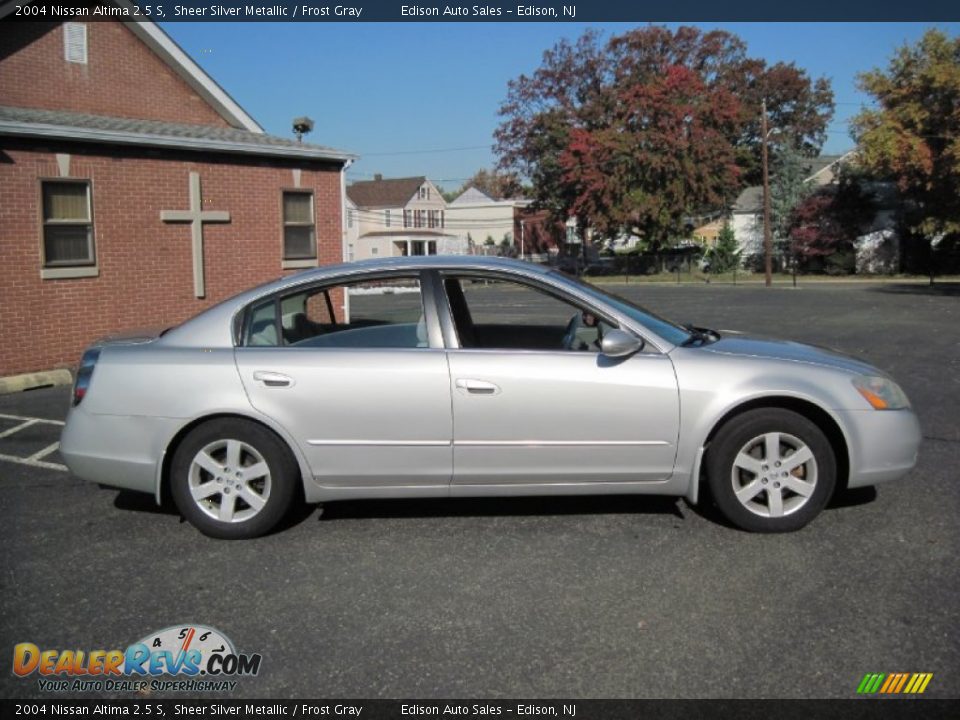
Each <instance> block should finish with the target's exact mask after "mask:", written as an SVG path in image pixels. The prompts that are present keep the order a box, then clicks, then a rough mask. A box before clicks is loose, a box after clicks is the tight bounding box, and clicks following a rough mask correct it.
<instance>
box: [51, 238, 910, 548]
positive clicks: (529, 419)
mask: <svg viewBox="0 0 960 720" xmlns="http://www.w3.org/2000/svg"><path fill="white" fill-rule="evenodd" d="M919 443H920V431H919V426H918V423H917V420H916V416H915V415H914V413H913V411H912V410H911V409H910V404H909V402H908V400H907V398H906V396H905V395H904V393H903V391H902V390H901V389H900V387H899V386H898V385H897V384H896V383H895V382H894V381H893V380H892V379H891V378H890V377H888V376H887V375H885V374H884V373H883V372H881V371H880V370H877V369H876V368H874V367H871V366H870V365H867V364H865V363H862V362H859V361H857V360H854V359H851V358H847V357H844V356H841V355H837V354H833V353H830V352H827V351H824V350H820V349H816V348H813V347H808V346H804V345H799V344H796V343H791V342H778V341H769V340H752V339H745V338H742V337H739V336H733V337H721V336H720V335H719V334H718V333H716V332H714V331H712V330H706V329H702V328H692V327H689V326H687V327H681V326H678V325H675V324H673V323H671V322H668V321H666V320H664V319H662V318H659V317H657V316H655V315H654V314H652V313H650V312H648V311H646V310H644V309H643V308H641V307H639V306H637V305H634V304H633V303H631V302H629V301H627V300H624V299H622V298H619V297H617V296H615V295H612V294H608V293H606V292H604V291H603V290H600V289H598V288H596V287H594V286H591V285H588V284H584V283H580V282H578V281H576V280H574V279H571V278H568V277H566V276H564V275H561V274H559V273H557V272H553V271H550V270H547V269H545V268H541V267H538V266H535V265H531V264H527V263H520V262H515V261H507V260H499V259H483V258H474V257H469V258H467V257H463V258H458V257H412V258H394V259H388V260H381V261H373V262H359V263H351V264H348V265H340V266H336V267H327V268H321V269H317V270H312V271H308V272H306V273H302V274H298V275H294V276H291V277H288V278H285V279H282V280H278V281H277V282H274V283H271V284H268V285H264V286H262V287H258V288H255V289H253V290H250V291H248V292H246V293H243V294H241V295H239V296H237V297H235V298H233V299H231V300H228V301H226V302H224V303H221V304H220V305H217V306H216V307H213V308H211V309H209V310H207V311H205V312H203V313H201V314H200V315H198V316H196V317H194V318H193V319H192V320H189V321H187V322H185V323H183V324H182V325H180V326H178V327H175V328H172V329H170V330H167V331H165V332H163V333H161V334H159V335H158V336H155V337H144V338H127V339H116V340H113V341H105V342H102V343H99V344H97V345H96V346H94V347H92V348H91V349H89V350H87V352H86V353H85V354H84V355H83V359H82V361H81V364H80V368H79V371H78V373H77V379H76V383H75V387H74V393H73V407H72V409H71V411H70V414H69V417H68V418H67V424H66V427H65V429H64V432H63V437H62V439H61V453H62V455H63V457H64V459H65V461H66V463H67V465H68V466H69V467H70V469H71V471H72V472H73V473H74V474H76V475H78V476H79V477H81V478H85V479H87V480H91V481H94V482H97V483H101V484H104V485H108V486H114V487H120V488H129V489H133V490H140V491H143V492H149V493H154V494H155V495H156V498H157V500H158V501H160V499H161V497H162V496H163V494H164V493H166V492H169V493H170V494H171V495H172V497H173V499H174V501H175V502H176V504H177V507H178V508H179V509H180V512H181V513H182V514H183V515H184V517H186V518H187V519H188V520H189V521H190V522H191V523H193V524H194V525H195V526H196V527H197V528H198V529H199V530H200V531H201V532H203V533H206V534H207V535H211V536H215V537H222V538H246V537H253V536H256V535H260V534H262V533H265V532H267V531H269V530H270V529H271V528H272V527H274V526H275V525H276V524H277V522H278V521H279V520H280V519H281V518H282V517H283V515H284V514H285V513H286V511H287V510H288V508H289V507H290V505H291V503H292V502H294V501H295V500H296V499H297V498H298V497H301V496H302V498H303V499H304V500H306V501H307V502H326V501H333V500H341V499H355V498H401V497H448V496H452V497H468V496H495V495H499V496H516V495H545V494H554V495H561V494H562V495H581V494H582V495H586V494H599V493H608V494H636V493H649V494H660V495H675V496H686V497H687V498H688V500H689V501H690V502H697V500H698V497H700V495H701V491H702V489H703V487H702V486H703V484H704V483H708V484H709V489H710V493H711V495H712V497H713V498H714V501H715V502H716V504H717V505H718V507H719V508H720V510H721V511H722V512H723V514H724V515H725V516H726V517H727V518H728V519H729V520H730V521H731V522H732V523H734V524H735V525H737V526H739V527H741V528H744V529H747V530H753V531H760V532H779V531H788V530H796V529H798V528H801V527H803V526H804V525H806V524H807V523H808V522H810V520H812V519H813V518H814V516H816V515H817V513H819V512H820V510H821V509H822V508H823V507H824V505H825V504H826V502H827V501H828V499H829V498H830V496H831V495H832V493H833V492H834V490H835V488H838V487H841V486H843V487H857V486H863V485H871V484H874V483H879V482H884V481H887V480H894V479H897V478H900V477H902V476H903V475H905V474H906V473H908V472H909V471H910V469H911V468H912V467H913V465H914V463H915V461H916V457H917V449H918V446H919Z"/></svg>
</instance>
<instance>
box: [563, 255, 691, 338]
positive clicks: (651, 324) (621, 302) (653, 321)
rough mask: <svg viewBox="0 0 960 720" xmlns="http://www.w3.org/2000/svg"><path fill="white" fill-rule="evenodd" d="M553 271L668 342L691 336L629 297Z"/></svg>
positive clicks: (678, 326)
mask: <svg viewBox="0 0 960 720" xmlns="http://www.w3.org/2000/svg"><path fill="white" fill-rule="evenodd" d="M551 272H552V273H553V274H554V275H556V276H558V277H562V278H563V279H564V280H566V281H568V282H570V283H573V284H574V285H576V286H577V287H578V288H579V289H580V291H581V292H584V293H586V294H587V295H590V296H591V297H593V298H595V299H597V300H600V301H602V302H604V303H606V304H607V305H610V306H611V307H613V308H616V309H617V310H619V311H620V312H622V313H623V314H624V315H626V316H627V317H629V318H631V319H632V320H636V321H637V323H639V324H640V325H642V326H643V327H645V328H647V329H649V330H650V331H651V332H653V333H655V334H656V335H658V336H659V337H662V338H663V339H664V340H666V341H667V342H669V343H672V344H673V345H682V344H683V343H684V342H686V341H687V340H688V339H689V338H690V332H689V331H687V330H685V329H684V328H683V327H681V326H680V325H677V324H676V323H674V322H671V321H670V320H667V319H666V318H662V317H660V316H659V315H657V314H656V313H652V312H650V311H649V310H647V309H646V308H645V307H643V306H641V305H638V304H637V303H635V302H633V301H632V300H628V299H627V298H625V297H621V296H620V295H617V294H616V293H612V292H609V291H608V290H601V289H600V288H599V287H597V286H596V285H591V284H590V283H588V282H584V281H583V280H580V279H579V278H574V277H570V276H569V275H563V274H561V273H558V272H556V271H551Z"/></svg>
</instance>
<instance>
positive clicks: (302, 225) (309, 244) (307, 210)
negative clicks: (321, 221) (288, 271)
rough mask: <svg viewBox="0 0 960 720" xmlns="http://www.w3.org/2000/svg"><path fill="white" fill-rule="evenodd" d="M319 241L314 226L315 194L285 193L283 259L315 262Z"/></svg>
mask: <svg viewBox="0 0 960 720" xmlns="http://www.w3.org/2000/svg"><path fill="white" fill-rule="evenodd" d="M316 257H317V241H316V233H315V231H314V224H313V193H311V192H284V193H283V259H284V260H313V259H315V258H316Z"/></svg>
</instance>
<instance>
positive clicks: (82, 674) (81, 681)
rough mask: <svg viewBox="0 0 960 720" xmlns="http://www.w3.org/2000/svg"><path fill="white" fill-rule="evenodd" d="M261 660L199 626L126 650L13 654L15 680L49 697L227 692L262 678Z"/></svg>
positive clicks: (18, 649)
mask: <svg viewBox="0 0 960 720" xmlns="http://www.w3.org/2000/svg"><path fill="white" fill-rule="evenodd" d="M262 660H263V656H262V655H260V654H259V653H239V652H237V651H236V649H235V648H234V646H233V643H232V642H231V641H230V640H229V639H228V638H227V637H226V635H224V634H223V633H221V632H220V631H219V630H216V629H214V628H211V627H207V626H205V625H195V624H192V625H188V624H184V625H173V626H171V627H168V628H164V629H163V630H160V631H159V632H155V633H150V634H149V635H147V636H146V637H145V638H143V639H142V640H140V641H138V642H135V643H133V644H132V645H130V646H128V647H127V648H126V649H125V650H119V649H117V650H41V649H40V648H39V647H38V646H37V645H35V644H33V643H29V642H24V643H19V644H17V645H16V646H14V648H13V672H14V674H15V675H17V676H19V677H22V678H29V677H32V676H33V675H34V674H36V675H37V676H38V677H37V681H38V683H39V689H40V690H42V691H47V692H64V691H68V690H69V691H71V692H78V691H79V692H84V691H88V692H89V691H98V692H104V691H106V692H128V691H129V692H145V691H147V690H150V691H168V692H169V691H182V692H198V691H199V692H202V691H225V690H226V691H228V690H233V689H234V688H236V686H237V682H238V681H237V680H236V679H235V678H239V677H249V676H254V675H256V674H257V673H259V672H260V665H261V662H262ZM160 678H175V679H162V680H161V679H160Z"/></svg>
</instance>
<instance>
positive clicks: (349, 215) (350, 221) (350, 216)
mask: <svg viewBox="0 0 960 720" xmlns="http://www.w3.org/2000/svg"><path fill="white" fill-rule="evenodd" d="M347 227H348V228H352V227H353V210H347Z"/></svg>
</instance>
